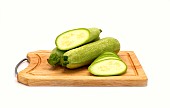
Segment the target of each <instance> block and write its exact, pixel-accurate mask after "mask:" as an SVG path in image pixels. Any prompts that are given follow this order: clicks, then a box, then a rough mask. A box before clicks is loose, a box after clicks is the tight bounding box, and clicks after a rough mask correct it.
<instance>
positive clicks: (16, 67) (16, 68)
mask: <svg viewBox="0 0 170 108" xmlns="http://www.w3.org/2000/svg"><path fill="white" fill-rule="evenodd" d="M24 61H27V62H28V63H29V61H28V58H24V59H22V60H21V61H20V62H19V63H18V64H17V65H16V66H15V76H17V75H18V71H17V70H18V67H19V66H20V65H21V64H22V62H24Z"/></svg>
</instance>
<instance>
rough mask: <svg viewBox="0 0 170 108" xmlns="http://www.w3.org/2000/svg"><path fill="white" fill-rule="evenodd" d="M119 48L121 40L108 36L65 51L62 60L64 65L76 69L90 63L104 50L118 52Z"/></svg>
mask: <svg viewBox="0 0 170 108" xmlns="http://www.w3.org/2000/svg"><path fill="white" fill-rule="evenodd" d="M119 50H120V43H119V41H118V40H117V39H115V38H112V37H107V38H103V39H100V40H98V41H95V42H92V43H89V44H86V45H83V46H81V47H78V48H75V49H72V50H69V51H67V52H65V53H64V54H63V57H62V58H61V61H60V62H61V64H62V66H65V67H67V68H70V69H74V68H78V67H81V66H84V65H88V64H90V63H91V62H92V61H93V60H94V59H95V58H97V57H98V56H99V55H101V54H102V53H104V52H115V53H118V52H119Z"/></svg>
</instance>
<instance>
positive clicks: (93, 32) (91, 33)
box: [55, 28, 102, 51]
mask: <svg viewBox="0 0 170 108" xmlns="http://www.w3.org/2000/svg"><path fill="white" fill-rule="evenodd" d="M77 30H84V31H87V32H88V38H87V39H84V40H83V41H81V42H80V43H76V44H75V45H74V46H70V45H68V46H66V48H61V47H60V46H62V45H61V44H60V41H59V38H60V37H61V36H63V35H65V34H67V33H69V32H74V31H77ZM101 32H102V30H101V29H98V28H77V29H72V30H68V31H66V32H63V33H62V34H60V35H58V36H57V37H56V40H55V44H56V46H58V49H60V50H65V51H67V50H70V49H73V48H76V47H79V46H81V45H84V44H87V43H90V42H93V41H96V40H99V39H100V38H99V35H100V33H101ZM76 41H78V40H74V43H75V42H76Z"/></svg>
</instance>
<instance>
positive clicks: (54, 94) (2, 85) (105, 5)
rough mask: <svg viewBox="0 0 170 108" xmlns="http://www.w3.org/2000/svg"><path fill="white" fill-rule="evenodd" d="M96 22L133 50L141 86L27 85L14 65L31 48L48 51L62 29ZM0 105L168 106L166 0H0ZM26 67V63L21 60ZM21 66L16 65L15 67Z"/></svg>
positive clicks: (169, 5)
mask: <svg viewBox="0 0 170 108" xmlns="http://www.w3.org/2000/svg"><path fill="white" fill-rule="evenodd" d="M78 27H98V28H101V29H102V30H103V32H102V34H101V37H102V38H103V37H106V36H112V37H115V38H117V39H118V40H119V41H120V43H121V50H126V51H128V50H131V51H134V52H135V53H136V55H137V57H138V59H139V61H140V63H141V64H142V66H143V68H144V70H145V72H146V74H147V76H148V86H146V87H28V86H24V85H22V84H19V83H17V81H16V78H15V77H14V67H15V65H16V64H17V63H18V62H19V61H20V60H21V59H23V58H25V57H26V54H27V53H28V52H30V51H36V50H51V49H53V48H54V47H55V44H54V40H55V38H56V36H57V35H58V34H60V33H61V32H63V31H65V30H68V29H73V28H78ZM0 37H1V39H0V49H1V53H0V108H13V107H16V108H34V107H36V108H47V107H48V108H57V107H69V108H71V107H74V108H80V107H83V108H90V107H94V108H97V107H100V108H103V107H106V108H109V107H110V108H113V107H116V108H118V107H119V108H125V107H130V108H144V107H145V108H146V107H157V108H168V107H170V104H169V100H170V93H169V92H170V84H169V83H170V63H169V60H170V57H169V56H170V51H169V50H170V48H169V46H170V43H169V41H170V39H169V37H170V1H169V0H117V1H114V0H60V1H59V0H58V1H57V0H46V1H45V0H27V1H26V0H0ZM25 66H26V64H25ZM20 70H21V69H20Z"/></svg>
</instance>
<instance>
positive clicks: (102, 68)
mask: <svg viewBox="0 0 170 108" xmlns="http://www.w3.org/2000/svg"><path fill="white" fill-rule="evenodd" d="M88 70H89V71H90V73H92V74H93V75H100V76H109V75H120V74H123V73H125V72H126V70H127V65H126V64H125V63H124V62H123V61H122V60H121V59H120V58H119V56H118V55H116V54H115V53H111V52H106V53H103V54H101V55H100V56H99V57H98V58H97V59H95V60H94V62H93V63H92V64H91V65H90V66H89V67H88Z"/></svg>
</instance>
